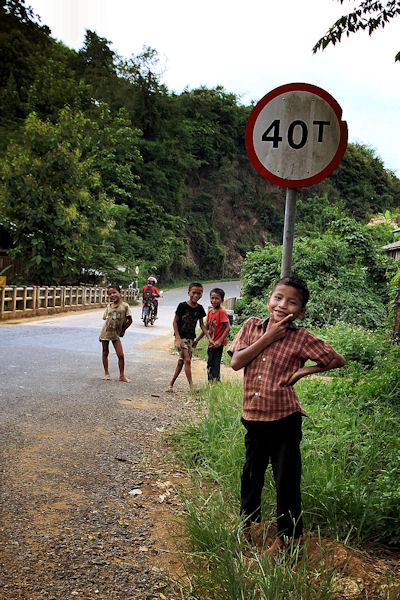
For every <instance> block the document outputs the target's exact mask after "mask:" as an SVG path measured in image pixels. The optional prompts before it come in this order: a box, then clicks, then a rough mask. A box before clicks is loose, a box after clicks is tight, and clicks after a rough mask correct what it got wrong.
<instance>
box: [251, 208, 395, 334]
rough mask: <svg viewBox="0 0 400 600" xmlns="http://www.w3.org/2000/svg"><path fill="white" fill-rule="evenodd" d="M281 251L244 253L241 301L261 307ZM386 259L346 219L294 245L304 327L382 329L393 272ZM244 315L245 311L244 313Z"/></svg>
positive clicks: (369, 237)
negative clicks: (303, 284) (305, 294)
mask: <svg viewBox="0 0 400 600" xmlns="http://www.w3.org/2000/svg"><path fill="white" fill-rule="evenodd" d="M280 263H281V247H279V246H273V245H272V244H267V245H266V246H265V247H264V248H263V249H260V248H259V249H256V250H255V251H254V252H250V253H248V254H247V257H246V261H245V264H244V266H243V271H242V281H243V288H242V289H243V296H244V299H245V301H247V302H252V305H251V308H252V309H253V310H254V308H255V305H254V299H255V298H257V299H258V300H263V305H264V306H263V310H262V311H257V312H256V314H260V316H265V314H266V313H265V308H264V307H265V302H266V298H267V296H268V293H269V291H270V290H271V286H272V285H273V284H274V283H275V282H276V281H277V280H278V279H279V274H280ZM394 269H395V267H394V264H393V261H392V260H391V259H387V258H385V257H384V256H383V255H382V252H381V251H379V248H378V247H377V245H376V243H375V241H374V238H373V235H372V234H371V233H370V231H369V230H368V229H366V228H363V227H362V226H361V225H359V224H358V223H357V222H356V221H354V220H353V219H350V218H348V217H346V218H342V219H338V220H334V221H332V222H331V223H330V224H329V228H328V230H327V231H326V232H325V233H323V234H320V235H319V236H314V237H312V238H300V239H298V240H297V241H296V244H295V248H294V253H293V274H295V275H297V276H298V277H301V278H302V279H305V280H306V281H307V282H308V284H309V288H310V293H311V297H310V301H309V304H308V305H307V312H306V317H305V323H308V324H313V325H319V326H321V325H328V324H332V323H337V322H346V323H353V324H356V325H362V326H364V327H368V328H372V329H376V328H379V327H383V326H385V325H386V323H387V321H386V303H387V302H388V295H387V294H388V290H387V274H390V273H392V272H393V271H394ZM242 312H243V316H247V314H248V311H246V310H244V311H242Z"/></svg>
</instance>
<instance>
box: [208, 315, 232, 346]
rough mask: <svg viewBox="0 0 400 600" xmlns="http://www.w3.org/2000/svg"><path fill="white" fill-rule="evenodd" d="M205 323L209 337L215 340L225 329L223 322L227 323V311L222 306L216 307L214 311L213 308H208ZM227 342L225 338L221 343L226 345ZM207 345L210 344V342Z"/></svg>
mask: <svg viewBox="0 0 400 600" xmlns="http://www.w3.org/2000/svg"><path fill="white" fill-rule="evenodd" d="M207 323H208V332H209V334H210V337H211V339H212V340H213V341H214V342H217V341H218V340H219V338H220V337H221V335H222V334H223V333H224V331H225V327H224V323H229V317H228V313H227V312H226V310H224V309H223V308H217V310H216V311H214V309H213V308H210V310H209V311H208V315H207ZM227 343H228V341H227V339H226V338H225V339H224V340H223V342H222V345H223V346H226V344H227ZM208 345H209V346H211V344H210V343H209V344H208Z"/></svg>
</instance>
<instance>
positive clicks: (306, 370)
mask: <svg viewBox="0 0 400 600" xmlns="http://www.w3.org/2000/svg"><path fill="white" fill-rule="evenodd" d="M345 364H346V361H345V359H344V358H343V356H342V355H341V354H338V353H337V352H335V354H334V357H333V358H332V359H331V361H330V362H329V363H328V364H327V365H326V366H325V367H320V366H319V365H318V364H316V365H311V366H309V367H302V368H301V369H299V370H298V371H296V373H293V375H292V376H291V378H290V379H289V381H288V383H287V385H294V384H295V383H296V382H297V381H299V379H301V378H302V377H306V376H307V375H312V374H313V373H322V372H323V371H331V370H332V369H339V368H340V367H344V365H345Z"/></svg>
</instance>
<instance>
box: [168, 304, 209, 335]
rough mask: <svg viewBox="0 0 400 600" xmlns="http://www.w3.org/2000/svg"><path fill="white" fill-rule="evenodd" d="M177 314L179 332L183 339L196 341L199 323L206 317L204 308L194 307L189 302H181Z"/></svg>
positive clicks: (198, 305) (199, 305)
mask: <svg viewBox="0 0 400 600" xmlns="http://www.w3.org/2000/svg"><path fill="white" fill-rule="evenodd" d="M175 313H176V314H177V315H178V331H179V335H180V336H181V338H188V339H191V340H194V338H195V337H196V325H197V321H198V320H199V319H202V318H204V317H205V316H206V313H205V310H204V308H203V307H202V306H201V304H197V306H194V307H193V306H189V304H188V303H187V302H180V303H179V304H178V308H177V309H176V311H175Z"/></svg>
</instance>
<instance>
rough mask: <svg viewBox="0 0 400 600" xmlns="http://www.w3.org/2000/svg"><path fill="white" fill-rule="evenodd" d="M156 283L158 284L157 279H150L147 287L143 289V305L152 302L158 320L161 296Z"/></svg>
mask: <svg viewBox="0 0 400 600" xmlns="http://www.w3.org/2000/svg"><path fill="white" fill-rule="evenodd" d="M156 283H157V280H156V278H155V277H149V278H148V279H147V285H144V286H143V287H142V303H144V302H145V301H146V300H150V301H151V303H152V304H153V313H154V318H155V319H158V317H157V312H158V300H157V298H159V297H160V294H159V292H158V289H157V288H156V286H155V284H156Z"/></svg>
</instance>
